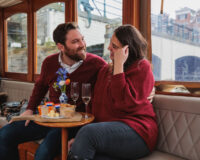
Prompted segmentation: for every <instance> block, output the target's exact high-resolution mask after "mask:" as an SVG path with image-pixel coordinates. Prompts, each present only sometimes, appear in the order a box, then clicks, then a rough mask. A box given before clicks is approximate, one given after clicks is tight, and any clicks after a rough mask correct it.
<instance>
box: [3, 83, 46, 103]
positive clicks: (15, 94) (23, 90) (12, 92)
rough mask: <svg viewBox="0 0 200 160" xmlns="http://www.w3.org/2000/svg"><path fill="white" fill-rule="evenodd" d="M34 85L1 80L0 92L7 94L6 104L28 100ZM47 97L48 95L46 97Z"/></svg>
mask: <svg viewBox="0 0 200 160" xmlns="http://www.w3.org/2000/svg"><path fill="white" fill-rule="evenodd" d="M33 87H34V83H29V82H20V81H12V80H1V91H3V92H6V93H7V94H8V100H7V101H8V102H11V101H21V100H23V99H27V100H29V98H30V96H31V94H32V90H33ZM46 96H47V97H48V93H47V95H46Z"/></svg>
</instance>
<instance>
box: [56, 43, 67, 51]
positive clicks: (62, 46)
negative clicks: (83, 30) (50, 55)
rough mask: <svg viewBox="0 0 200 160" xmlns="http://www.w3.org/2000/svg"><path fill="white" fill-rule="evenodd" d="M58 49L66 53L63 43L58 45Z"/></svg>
mask: <svg viewBox="0 0 200 160" xmlns="http://www.w3.org/2000/svg"><path fill="white" fill-rule="evenodd" d="M57 47H58V49H59V50H60V51H62V52H63V51H64V48H65V47H64V45H62V44H61V43H57Z"/></svg>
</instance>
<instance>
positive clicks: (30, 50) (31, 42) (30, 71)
mask: <svg viewBox="0 0 200 160" xmlns="http://www.w3.org/2000/svg"><path fill="white" fill-rule="evenodd" d="M27 1H28V17H27V23H28V24H27V26H28V33H27V35H28V38H27V39H28V75H27V81H33V74H34V71H33V68H34V46H35V45H34V42H36V41H34V37H35V34H34V24H35V19H34V18H35V17H34V12H33V1H31V0H27Z"/></svg>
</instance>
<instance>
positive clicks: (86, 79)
mask: <svg viewBox="0 0 200 160" xmlns="http://www.w3.org/2000/svg"><path fill="white" fill-rule="evenodd" d="M58 56H59V53H56V54H53V55H50V56H48V57H47V58H46V59H45V60H44V61H43V64H42V68H41V73H40V77H39V79H38V80H37V81H36V83H35V86H34V88H33V92H32V95H31V97H30V100H29V103H28V107H27V109H31V110H33V111H35V110H36V108H37V106H38V105H39V104H40V102H41V100H42V99H43V98H44V96H45V94H46V93H47V91H48V90H49V98H50V101H52V102H54V103H59V96H60V94H61V92H60V91H55V89H54V88H53V84H54V82H56V80H57V76H58V75H57V74H56V72H57V70H58V69H59V68H60V67H61V66H60V63H59V61H58ZM105 64H106V62H105V61H104V60H103V59H102V58H100V57H98V56H96V55H94V54H90V53H87V57H86V59H85V60H84V61H83V63H82V64H81V66H80V67H79V68H78V69H76V70H75V71H74V72H72V73H71V74H68V77H69V78H70V80H71V82H79V89H80V91H81V83H91V85H92V88H94V84H95V82H96V79H97V75H98V72H99V70H100V69H101V68H102V67H103V66H104V65H105ZM66 94H67V96H68V98H69V100H68V102H69V103H71V104H73V101H72V99H71V98H70V85H68V86H67V88H66ZM84 108H85V107H84V104H83V102H82V100H81V94H79V99H78V101H77V110H78V111H84V110H85V109H84Z"/></svg>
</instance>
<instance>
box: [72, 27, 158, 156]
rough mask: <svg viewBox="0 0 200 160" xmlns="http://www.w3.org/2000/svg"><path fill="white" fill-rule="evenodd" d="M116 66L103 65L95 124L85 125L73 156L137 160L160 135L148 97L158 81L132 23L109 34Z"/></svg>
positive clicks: (95, 99) (151, 146)
mask: <svg viewBox="0 0 200 160" xmlns="http://www.w3.org/2000/svg"><path fill="white" fill-rule="evenodd" d="M108 49H109V50H110V58H111V60H112V61H113V65H107V66H105V67H103V68H102V69H101V71H100V72H99V75H98V80H97V82H96V85H95V90H94V99H93V102H92V106H93V107H92V113H93V114H94V116H95V121H96V122H97V123H92V124H89V125H87V126H84V127H82V128H81V129H80V130H79V132H78V134H77V136H76V138H75V141H74V142H73V144H72V147H71V153H70V154H71V155H70V157H71V158H69V159H77V160H79V159H80V160H82V159H85V160H86V159H103V160H106V159H131V160H133V159H138V158H141V157H143V156H146V155H147V154H149V153H150V152H151V151H152V150H153V149H154V147H155V144H156V139H157V133H158V130H157V124H156V116H155V113H154V111H153V107H152V104H151V103H150V102H149V100H147V97H148V95H149V94H150V93H151V91H152V88H153V86H154V78H153V74H152V71H151V66H150V63H149V62H148V61H147V60H146V59H144V55H145V54H146V52H147V43H146V41H145V39H144V38H143V37H142V35H141V34H140V32H139V31H138V30H137V29H136V28H135V27H133V26H131V25H123V26H120V27H119V28H117V29H116V30H115V31H114V34H113V36H112V38H111V41H110V45H109V47H108Z"/></svg>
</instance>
